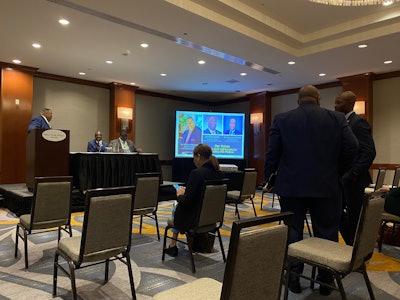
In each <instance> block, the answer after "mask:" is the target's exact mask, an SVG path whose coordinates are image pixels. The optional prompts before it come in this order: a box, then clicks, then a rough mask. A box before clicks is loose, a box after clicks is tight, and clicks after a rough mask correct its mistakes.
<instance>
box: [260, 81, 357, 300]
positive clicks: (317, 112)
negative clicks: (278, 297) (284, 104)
mask: <svg viewBox="0 0 400 300" xmlns="http://www.w3.org/2000/svg"><path fill="white" fill-rule="evenodd" d="M298 104H299V106H298V107H297V108H296V109H294V110H291V111H288V112H285V113H282V114H279V115H277V116H276V117H275V119H274V122H273V124H272V125H271V127H270V137H269V147H268V151H267V154H266V158H265V167H264V172H265V173H264V179H265V180H268V179H269V178H270V176H271V174H273V173H275V172H277V177H276V180H275V186H274V187H273V189H274V193H276V194H278V195H279V196H280V205H281V211H282V212H286V211H291V212H293V213H294V220H293V223H292V227H291V232H290V239H289V242H290V243H294V242H297V241H300V240H302V239H303V230H304V219H305V217H306V212H307V210H309V212H310V216H311V221H312V224H313V231H314V235H315V236H316V237H320V238H324V239H328V240H332V241H338V231H339V222H340V215H341V208H342V199H341V191H340V178H341V172H342V170H344V169H346V168H348V167H350V164H351V161H352V160H353V158H354V156H355V154H356V153H357V149H358V142H357V139H356V137H355V136H354V134H353V133H352V132H351V129H350V127H349V126H348V124H347V122H346V119H345V118H344V116H343V114H340V113H337V112H334V111H330V110H327V109H324V108H321V107H320V106H319V104H320V93H319V91H318V89H317V88H315V87H314V86H312V85H307V86H304V87H302V88H301V89H300V91H299V95H298ZM271 190H272V189H271ZM292 271H294V272H296V273H299V274H300V273H301V272H302V271H303V265H302V264H298V265H296V266H293V269H292ZM318 279H319V280H321V281H322V282H325V283H328V284H333V277H332V275H331V274H330V273H329V272H327V271H324V270H319V274H318ZM289 288H290V290H291V291H292V292H294V293H301V286H300V281H299V277H298V276H290V283H289ZM330 293H331V289H330V288H327V287H325V286H321V287H320V294H321V295H329V294H330Z"/></svg>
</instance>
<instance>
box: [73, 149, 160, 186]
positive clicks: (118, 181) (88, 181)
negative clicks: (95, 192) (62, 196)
mask: <svg viewBox="0 0 400 300" xmlns="http://www.w3.org/2000/svg"><path fill="white" fill-rule="evenodd" d="M69 159H70V175H71V176H73V181H74V186H75V188H77V189H79V190H81V191H85V190H88V189H94V188H107V187H118V186H126V185H134V184H135V174H136V173H148V172H159V173H160V174H161V163H160V160H159V158H158V154H157V153H111V152H71V153H70V155H69ZM161 180H162V179H161Z"/></svg>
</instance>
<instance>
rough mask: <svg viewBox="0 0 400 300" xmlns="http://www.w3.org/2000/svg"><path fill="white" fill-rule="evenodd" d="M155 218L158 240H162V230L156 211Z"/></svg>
mask: <svg viewBox="0 0 400 300" xmlns="http://www.w3.org/2000/svg"><path fill="white" fill-rule="evenodd" d="M154 220H155V221H156V229H157V237H158V240H160V230H159V229H158V218H157V213H156V212H155V213H154Z"/></svg>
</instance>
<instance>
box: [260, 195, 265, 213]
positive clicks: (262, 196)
mask: <svg viewBox="0 0 400 300" xmlns="http://www.w3.org/2000/svg"><path fill="white" fill-rule="evenodd" d="M264 194H265V193H264V192H262V194H261V204H260V210H263V209H262V208H263V201H264Z"/></svg>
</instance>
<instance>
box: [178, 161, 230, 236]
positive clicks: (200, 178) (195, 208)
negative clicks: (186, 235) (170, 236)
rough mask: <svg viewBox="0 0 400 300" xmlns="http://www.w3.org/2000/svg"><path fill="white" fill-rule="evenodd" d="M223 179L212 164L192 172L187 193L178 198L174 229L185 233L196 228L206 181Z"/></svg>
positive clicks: (206, 164) (221, 174) (208, 163)
mask: <svg viewBox="0 0 400 300" xmlns="http://www.w3.org/2000/svg"><path fill="white" fill-rule="evenodd" d="M223 178H224V175H223V173H222V172H221V171H219V170H218V171H217V170H215V169H214V167H213V165H212V164H211V163H210V162H207V163H205V164H204V165H202V166H201V167H199V168H196V169H194V170H192V171H191V172H190V174H189V179H188V182H187V185H186V192H185V194H184V195H181V196H179V197H178V206H177V207H176V211H175V214H174V227H175V228H176V229H178V230H179V231H180V232H184V231H186V230H188V229H190V228H192V227H193V226H194V223H195V221H196V216H197V214H198V213H199V212H200V202H201V196H202V190H203V185H204V181H205V180H218V179H223Z"/></svg>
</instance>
